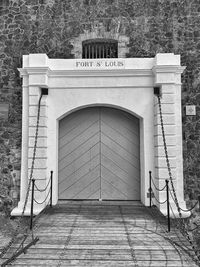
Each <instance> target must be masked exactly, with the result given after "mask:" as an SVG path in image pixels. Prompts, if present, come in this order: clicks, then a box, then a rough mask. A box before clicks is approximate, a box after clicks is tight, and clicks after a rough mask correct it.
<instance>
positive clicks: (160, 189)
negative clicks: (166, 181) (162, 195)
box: [151, 179, 167, 192]
mask: <svg viewBox="0 0 200 267" xmlns="http://www.w3.org/2000/svg"><path fill="white" fill-rule="evenodd" d="M151 181H152V184H153V186H154V188H155V189H156V190H157V191H160V192H161V191H163V190H165V188H166V187H167V186H166V185H165V186H163V188H162V189H159V188H158V187H157V186H156V184H155V183H154V180H153V179H152V180H151Z"/></svg>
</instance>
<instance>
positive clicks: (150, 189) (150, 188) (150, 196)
mask: <svg viewBox="0 0 200 267" xmlns="http://www.w3.org/2000/svg"><path fill="white" fill-rule="evenodd" d="M151 179H152V177H151V171H149V207H150V208H151V202H152V199H151V198H152V195H151V192H152V187H151Z"/></svg>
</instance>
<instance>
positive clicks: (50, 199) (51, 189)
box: [50, 171, 53, 207]
mask: <svg viewBox="0 0 200 267" xmlns="http://www.w3.org/2000/svg"><path fill="white" fill-rule="evenodd" d="M50 179H51V189H50V190H51V191H50V192H51V193H50V207H52V192H53V190H52V189H53V171H51V178H50Z"/></svg>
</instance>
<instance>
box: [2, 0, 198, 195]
mask: <svg viewBox="0 0 200 267" xmlns="http://www.w3.org/2000/svg"><path fill="white" fill-rule="evenodd" d="M199 15H200V3H199V0H143V1H141V0H73V1H72V0H71V1H70V0H68V1H66V0H1V1H0V104H1V103H9V112H8V119H7V118H2V119H1V120H0V123H1V124H0V151H1V160H0V167H1V170H0V172H1V174H0V181H1V183H3V184H4V186H3V187H1V188H4V190H3V191H4V192H1V195H4V196H5V195H9V194H12V192H11V190H10V188H11V187H12V188H13V184H15V183H16V180H17V179H16V177H17V176H18V175H19V173H18V172H19V168H20V145H21V144H20V143H21V80H20V78H19V73H18V70H17V68H18V67H21V60H22V55H24V54H29V53H46V54H47V55H48V56H49V57H50V58H73V57H74V47H75V46H76V44H74V41H75V40H77V37H78V36H79V35H80V34H82V35H83V34H86V35H87V34H88V33H90V32H92V31H94V30H95V29H96V30H98V29H101V27H103V28H104V29H105V30H106V32H111V33H112V35H113V36H114V35H115V36H117V35H121V36H127V38H129V44H128V46H129V47H128V48H129V53H128V54H127V55H126V56H127V57H154V56H155V54H156V53H158V52H162V53H165V52H168V53H169V52H172V53H175V54H181V61H182V65H185V66H187V68H186V70H185V72H184V74H183V87H182V104H183V105H182V107H183V133H184V175H185V188H186V190H185V193H186V195H187V196H189V197H190V198H192V199H196V198H197V195H198V194H199V190H200V78H199V77H200V75H199V72H200V32H199V28H200V16H199ZM186 104H194V105H196V106H197V115H196V116H193V117H186V116H185V105H186ZM16 173H17V174H16ZM14 174H15V175H14ZM14 176H16V177H15V178H14ZM18 186H19V185H15V187H18ZM5 189H6V190H5ZM11 197H12V196H11Z"/></svg>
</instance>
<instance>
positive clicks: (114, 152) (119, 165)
mask: <svg viewBox="0 0 200 267" xmlns="http://www.w3.org/2000/svg"><path fill="white" fill-rule="evenodd" d="M58 154H59V155H58V175H59V178H58V193H59V199H102V200H140V140H139V120H138V119H137V118H136V117H134V116H132V115H130V114H129V113H127V112H124V111H122V110H118V109H114V108H108V107H91V108H85V109H81V110H79V111H76V112H74V113H72V114H70V115H69V116H66V117H65V118H63V119H62V120H61V121H60V124H59V152H58Z"/></svg>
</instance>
